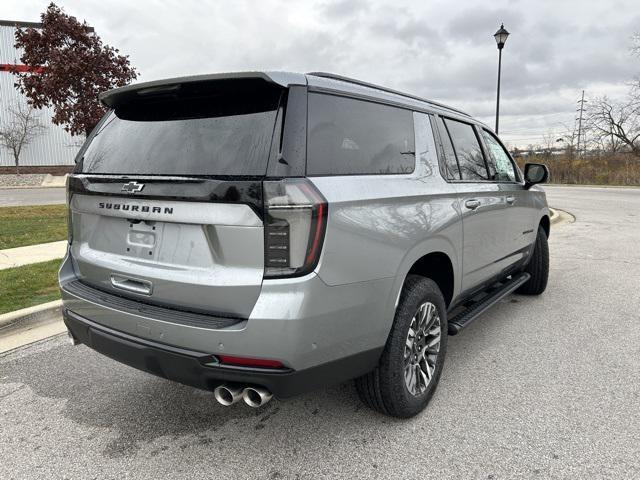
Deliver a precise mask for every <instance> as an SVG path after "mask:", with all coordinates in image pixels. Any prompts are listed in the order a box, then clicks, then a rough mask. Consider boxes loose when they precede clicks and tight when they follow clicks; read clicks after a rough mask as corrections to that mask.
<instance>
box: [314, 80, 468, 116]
mask: <svg viewBox="0 0 640 480" xmlns="http://www.w3.org/2000/svg"><path fill="white" fill-rule="evenodd" d="M307 75H313V76H314V77H322V78H329V79H331V80H340V81H342V82H347V83H353V84H354V85H360V86H362V87H368V88H373V89H375V90H380V91H382V92H387V93H393V94H394V95H400V96H402V97H407V98H412V99H414V100H419V101H421V102H425V103H429V104H431V105H434V106H436V107H440V108H444V109H446V110H451V111H453V112H456V113H459V114H461V115H465V116H467V117H470V116H471V115H469V114H468V113H466V112H463V111H462V110H458V109H457V108H453V107H449V106H447V105H444V104H442V103H438V102H434V101H433V100H428V99H426V98H422V97H418V96H417V95H411V94H409V93H404V92H400V91H398V90H394V89H392V88H387V87H382V86H380V85H376V84H374V83H368V82H363V81H362V80H357V79H355V78H350V77H343V76H342V75H335V74H333V73H327V72H307Z"/></svg>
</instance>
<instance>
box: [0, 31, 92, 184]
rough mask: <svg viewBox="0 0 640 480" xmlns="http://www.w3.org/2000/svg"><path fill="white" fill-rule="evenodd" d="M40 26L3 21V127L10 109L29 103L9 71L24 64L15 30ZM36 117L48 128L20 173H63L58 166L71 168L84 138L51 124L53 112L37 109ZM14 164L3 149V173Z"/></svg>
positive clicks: (0, 94)
mask: <svg viewBox="0 0 640 480" xmlns="http://www.w3.org/2000/svg"><path fill="white" fill-rule="evenodd" d="M40 26H41V25H40V24H39V23H30V22H14V21H7V20H0V125H4V124H6V123H7V122H9V121H10V112H9V107H10V106H12V105H16V104H17V103H18V102H22V103H26V99H25V97H24V95H22V94H21V93H20V92H19V91H18V90H17V89H16V88H15V87H14V84H15V81H16V77H15V76H14V75H13V74H12V73H11V71H10V70H11V69H12V68H14V66H16V65H20V63H21V62H20V57H21V52H20V51H18V50H16V48H15V46H14V45H15V32H16V27H20V28H25V27H34V28H38V27H40ZM36 115H37V116H38V120H39V121H40V123H41V124H42V125H44V127H45V128H44V129H43V130H42V133H41V134H40V135H39V136H38V137H37V138H36V139H35V140H33V142H32V143H30V144H29V145H28V146H27V147H26V148H25V150H24V151H23V153H22V154H21V155H20V157H21V158H20V165H21V167H25V168H24V169H22V168H21V171H23V172H24V173H27V172H28V171H33V172H43V173H46V172H52V173H53V172H56V171H60V170H62V169H61V168H56V167H66V168H67V169H68V168H70V167H71V166H72V165H73V164H74V163H73V160H74V158H75V155H76V153H77V152H78V150H79V148H80V145H81V144H82V141H83V138H82V137H72V136H71V135H70V134H69V133H67V132H66V131H65V130H64V129H63V128H62V127H61V126H58V125H54V124H53V123H51V117H52V116H53V111H52V109H49V108H45V109H42V110H36ZM13 165H14V161H13V156H12V155H11V153H10V152H9V151H8V150H6V149H5V148H3V147H0V173H8V172H9V171H10V169H8V168H7V167H12V166H13Z"/></svg>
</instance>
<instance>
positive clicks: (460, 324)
mask: <svg viewBox="0 0 640 480" xmlns="http://www.w3.org/2000/svg"><path fill="white" fill-rule="evenodd" d="M530 277H531V275H529V274H528V273H526V272H523V273H520V274H518V275H516V276H514V277H512V278H511V279H510V280H505V281H504V282H501V283H500V284H498V285H497V286H496V287H495V288H493V289H491V290H489V291H488V292H487V294H486V295H485V296H484V297H482V298H481V299H480V300H478V301H477V302H473V303H472V304H471V305H469V306H468V307H467V308H466V309H464V310H462V311H461V312H460V313H458V314H456V315H455V316H453V317H452V318H451V319H449V335H456V334H458V333H459V332H460V330H462V329H463V328H465V327H468V326H469V324H470V323H471V322H473V321H474V320H475V319H476V318H478V317H479V316H480V315H481V314H483V313H484V312H485V311H487V310H488V309H489V308H491V307H492V306H493V305H494V304H495V303H497V302H499V301H500V300H502V299H503V298H504V297H506V296H507V295H509V294H510V293H511V292H513V291H514V290H515V289H517V288H518V287H519V286H520V285H522V284H523V283H525V282H526V281H527V280H529V278H530Z"/></svg>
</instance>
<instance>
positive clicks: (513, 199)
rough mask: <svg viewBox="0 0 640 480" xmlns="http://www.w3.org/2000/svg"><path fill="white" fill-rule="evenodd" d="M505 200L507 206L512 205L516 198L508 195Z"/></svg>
mask: <svg viewBox="0 0 640 480" xmlns="http://www.w3.org/2000/svg"><path fill="white" fill-rule="evenodd" d="M506 200H507V203H508V204H509V205H513V204H514V203H515V201H516V197H514V196H513V195H509V196H507V198H506Z"/></svg>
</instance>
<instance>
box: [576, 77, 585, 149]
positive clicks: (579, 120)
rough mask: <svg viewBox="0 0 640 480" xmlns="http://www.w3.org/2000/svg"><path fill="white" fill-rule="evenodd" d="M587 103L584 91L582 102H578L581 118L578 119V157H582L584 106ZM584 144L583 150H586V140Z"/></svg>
mask: <svg viewBox="0 0 640 480" xmlns="http://www.w3.org/2000/svg"><path fill="white" fill-rule="evenodd" d="M586 101H587V100H585V99H584V90H582V98H581V99H580V100H578V103H579V104H580V109H579V110H578V111H579V112H580V116H579V117H578V147H577V151H578V156H580V139H581V138H582V136H583V135H584V134H583V133H582V114H583V112H584V104H585V102H586ZM574 125H575V124H574ZM582 143H583V148H584V143H585V142H584V140H583V142H582Z"/></svg>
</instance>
